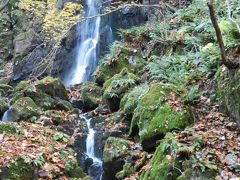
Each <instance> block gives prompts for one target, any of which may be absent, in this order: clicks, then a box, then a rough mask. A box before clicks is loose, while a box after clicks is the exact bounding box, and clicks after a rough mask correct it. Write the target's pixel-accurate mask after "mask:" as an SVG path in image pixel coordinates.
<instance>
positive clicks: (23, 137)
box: [0, 122, 76, 179]
mask: <svg viewBox="0 0 240 180" xmlns="http://www.w3.org/2000/svg"><path fill="white" fill-rule="evenodd" d="M14 126H15V127H16V130H17V132H16V133H15V134H8V133H3V136H2V138H1V139H0V143H1V147H0V166H1V167H5V166H8V165H9V164H11V163H12V162H14V161H15V160H17V159H18V158H22V159H23V160H24V162H25V163H27V164H35V165H36V164H38V173H41V174H45V175H46V177H48V178H50V179H51V174H53V173H57V174H59V175H62V174H63V172H64V165H65V163H66V161H76V159H75V157H74V154H73V152H72V151H71V150H70V148H69V147H70V146H71V144H72V142H71V140H70V138H69V141H68V142H63V141H58V140H54V139H53V137H54V134H55V133H56V131H54V130H51V129H48V128H46V127H43V126H41V125H38V124H32V123H28V122H21V123H14ZM63 156H64V157H63ZM39 157H41V160H38V158H39ZM45 175H44V176H45Z"/></svg>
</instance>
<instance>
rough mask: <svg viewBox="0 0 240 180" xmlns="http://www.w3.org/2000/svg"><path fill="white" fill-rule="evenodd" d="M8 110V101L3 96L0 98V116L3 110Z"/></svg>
mask: <svg viewBox="0 0 240 180" xmlns="http://www.w3.org/2000/svg"><path fill="white" fill-rule="evenodd" d="M7 110H8V102H7V100H6V99H4V98H0V117H2V116H3V114H4V112H5V111H7Z"/></svg>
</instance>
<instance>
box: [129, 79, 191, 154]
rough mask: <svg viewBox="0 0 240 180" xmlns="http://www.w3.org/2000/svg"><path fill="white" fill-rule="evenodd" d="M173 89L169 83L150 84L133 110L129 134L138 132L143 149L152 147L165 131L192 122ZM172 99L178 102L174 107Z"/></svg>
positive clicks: (188, 111)
mask: <svg viewBox="0 0 240 180" xmlns="http://www.w3.org/2000/svg"><path fill="white" fill-rule="evenodd" d="M174 89H176V87H174V86H172V85H169V84H162V83H153V84H151V85H150V89H149V91H148V92H147V93H146V94H145V95H144V96H142V97H141V99H140V101H139V104H138V106H137V108H136V109H135V111H134V115H133V118H132V122H131V129H130V133H129V134H130V136H134V135H136V132H138V135H139V137H140V142H141V143H142V145H143V148H144V149H145V150H150V149H152V148H154V147H155V146H156V141H157V140H159V139H161V138H163V137H164V136H165V134H166V133H167V132H171V131H172V130H179V129H184V128H185V127H186V126H188V125H190V124H191V123H192V117H191V115H190V110H189V109H188V107H186V106H184V104H183V103H182V102H181V100H180V97H177V95H176V94H175V93H174ZM169 98H170V99H169ZM171 98H173V99H171ZM172 100H173V101H174V102H178V104H177V105H176V107H175V106H172V105H171V101H172Z"/></svg>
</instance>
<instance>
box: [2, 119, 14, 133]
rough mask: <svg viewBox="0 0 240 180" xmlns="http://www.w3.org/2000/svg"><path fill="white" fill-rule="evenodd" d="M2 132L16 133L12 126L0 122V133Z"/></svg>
mask: <svg viewBox="0 0 240 180" xmlns="http://www.w3.org/2000/svg"><path fill="white" fill-rule="evenodd" d="M3 132H5V133H9V134H15V133H16V132H17V131H16V127H15V126H14V124H12V123H4V122H0V133H3Z"/></svg>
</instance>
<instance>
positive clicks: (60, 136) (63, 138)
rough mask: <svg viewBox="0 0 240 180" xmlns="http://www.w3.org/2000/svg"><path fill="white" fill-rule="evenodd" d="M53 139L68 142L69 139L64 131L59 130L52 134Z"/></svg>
mask: <svg viewBox="0 0 240 180" xmlns="http://www.w3.org/2000/svg"><path fill="white" fill-rule="evenodd" d="M53 140H55V141H63V142H68V141H69V136H68V135H67V134H64V133H61V132H56V133H55V134H54V135H53Z"/></svg>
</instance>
